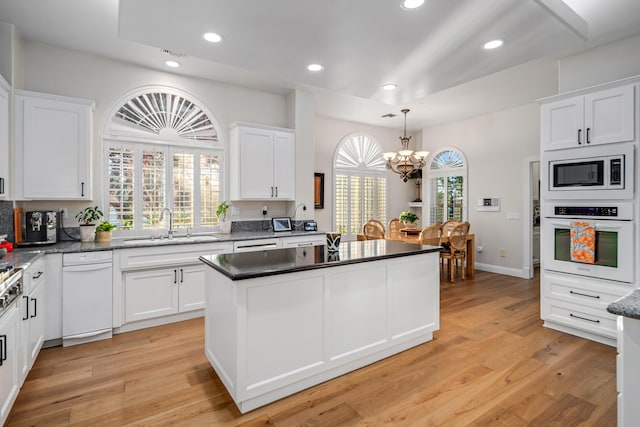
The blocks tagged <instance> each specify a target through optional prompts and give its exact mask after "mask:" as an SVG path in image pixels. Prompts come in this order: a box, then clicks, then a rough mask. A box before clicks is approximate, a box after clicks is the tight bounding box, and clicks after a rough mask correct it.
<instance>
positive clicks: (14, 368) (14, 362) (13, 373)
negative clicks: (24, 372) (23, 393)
mask: <svg viewBox="0 0 640 427" xmlns="http://www.w3.org/2000/svg"><path fill="white" fill-rule="evenodd" d="M20 345H21V344H20V310H19V308H18V304H17V303H16V302H14V303H13V304H12V305H11V306H10V308H9V310H7V311H5V312H4V314H3V315H2V317H0V350H1V351H0V425H4V423H5V421H6V420H7V417H8V416H9V412H10V411H11V406H12V405H13V402H14V401H15V400H16V397H17V396H18V392H19V391H20V386H21V380H20V368H19V367H20V365H21V363H20V358H19V354H18V349H19V347H20Z"/></svg>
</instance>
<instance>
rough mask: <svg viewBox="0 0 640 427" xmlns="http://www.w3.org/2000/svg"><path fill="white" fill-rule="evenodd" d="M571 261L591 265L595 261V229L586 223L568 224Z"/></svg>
mask: <svg viewBox="0 0 640 427" xmlns="http://www.w3.org/2000/svg"><path fill="white" fill-rule="evenodd" d="M569 228H570V230H571V261H575V262H582V263H585V264H593V263H595V261H596V229H595V228H594V227H593V226H592V225H591V223H590V222H587V221H575V222H571V224H569Z"/></svg>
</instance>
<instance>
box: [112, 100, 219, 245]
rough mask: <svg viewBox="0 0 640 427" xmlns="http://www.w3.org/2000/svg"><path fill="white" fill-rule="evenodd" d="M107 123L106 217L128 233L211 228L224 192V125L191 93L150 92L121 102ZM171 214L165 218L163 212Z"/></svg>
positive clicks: (214, 222) (115, 107) (213, 225)
mask: <svg viewBox="0 0 640 427" xmlns="http://www.w3.org/2000/svg"><path fill="white" fill-rule="evenodd" d="M108 117H109V120H108V122H107V123H106V126H105V130H104V136H103V148H104V153H105V156H104V159H105V160H104V161H105V168H104V170H105V181H104V182H105V189H104V190H105V191H104V194H105V201H104V206H105V209H108V215H107V213H106V212H105V216H107V219H109V221H111V222H112V223H114V224H116V225H117V226H119V227H120V228H121V229H124V230H130V233H131V234H136V233H137V234H139V233H141V232H142V233H153V232H157V231H158V230H162V229H166V228H167V227H168V222H167V221H166V220H163V221H162V222H161V221H160V220H159V219H160V214H161V213H162V211H163V210H164V209H165V208H169V209H171V210H172V212H173V219H174V223H173V225H174V229H179V228H183V229H186V228H187V227H188V228H190V229H195V230H198V229H212V228H213V227H215V226H217V225H218V219H217V217H216V215H215V212H216V209H217V206H218V204H219V203H220V200H221V192H222V188H223V185H222V178H223V173H222V164H223V154H224V151H223V144H222V143H221V142H220V141H219V139H218V135H219V131H218V129H219V126H218V124H217V123H216V121H215V119H214V118H213V116H212V115H211V113H209V112H208V111H207V110H206V108H205V107H203V106H202V104H200V103H199V102H198V101H196V100H195V99H193V98H192V97H191V96H190V95H188V94H185V93H183V92H181V91H178V90H176V89H173V88H168V87H146V88H141V89H138V90H136V91H134V92H132V93H130V94H128V95H126V96H125V97H123V98H122V99H121V100H120V101H119V102H118V103H116V105H115V106H114V108H113V109H112V111H111V113H110V115H109V116H108ZM165 217H168V215H165Z"/></svg>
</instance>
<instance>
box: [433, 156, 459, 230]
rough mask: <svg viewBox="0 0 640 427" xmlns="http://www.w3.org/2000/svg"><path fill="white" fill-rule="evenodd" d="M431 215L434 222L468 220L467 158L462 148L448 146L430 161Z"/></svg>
mask: <svg viewBox="0 0 640 427" xmlns="http://www.w3.org/2000/svg"><path fill="white" fill-rule="evenodd" d="M428 173H429V183H430V188H429V216H430V218H429V219H430V222H431V224H435V223H440V224H442V223H444V222H446V221H449V220H458V221H466V217H467V215H466V211H467V193H466V186H465V182H466V179H467V162H466V160H465V158H464V155H463V154H462V152H461V151H459V150H458V149H455V148H444V149H442V150H440V151H439V152H437V153H435V154H434V156H433V158H432V161H431V163H430V165H429V171H428Z"/></svg>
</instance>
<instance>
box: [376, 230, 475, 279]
mask: <svg viewBox="0 0 640 427" xmlns="http://www.w3.org/2000/svg"><path fill="white" fill-rule="evenodd" d="M420 231H421V230H420V229H413V228H411V229H406V228H402V229H400V231H399V232H398V233H394V234H392V235H389V236H387V239H388V240H398V241H401V242H407V243H414V244H418V243H419V240H418V238H419V237H420ZM440 240H441V242H442V243H448V242H449V236H443V237H441V238H440ZM475 247H476V236H475V235H474V234H471V233H469V234H467V271H466V273H465V274H466V275H467V276H469V277H473V274H474V273H475V267H474V264H475V261H476V256H475V250H474V248H475Z"/></svg>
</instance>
